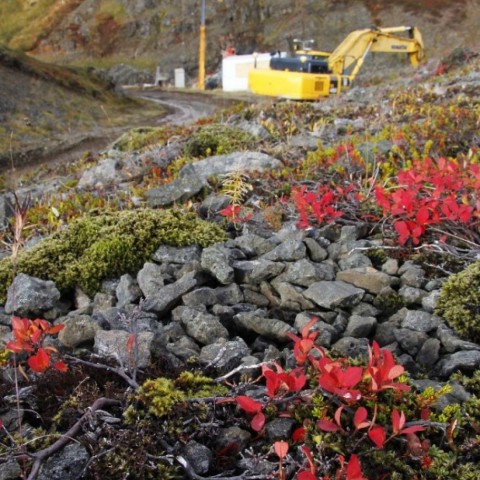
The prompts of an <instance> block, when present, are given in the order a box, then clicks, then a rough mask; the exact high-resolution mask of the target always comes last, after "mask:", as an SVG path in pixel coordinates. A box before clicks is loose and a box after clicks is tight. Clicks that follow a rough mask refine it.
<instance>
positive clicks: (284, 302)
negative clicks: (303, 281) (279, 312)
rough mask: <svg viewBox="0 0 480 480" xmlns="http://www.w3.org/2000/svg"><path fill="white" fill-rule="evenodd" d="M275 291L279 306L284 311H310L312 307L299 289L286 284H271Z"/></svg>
mask: <svg viewBox="0 0 480 480" xmlns="http://www.w3.org/2000/svg"><path fill="white" fill-rule="evenodd" d="M272 285H273V286H274V288H275V290H276V291H277V292H278V294H279V295H280V306H281V307H282V308H285V309H286V310H293V311H297V312H299V311H301V310H311V309H312V308H313V307H314V305H313V303H312V302H310V300H307V299H306V298H305V297H304V296H303V295H302V293H301V292H302V290H301V289H300V287H295V286H294V285H292V284H291V283H288V282H275V283H273V282H272Z"/></svg>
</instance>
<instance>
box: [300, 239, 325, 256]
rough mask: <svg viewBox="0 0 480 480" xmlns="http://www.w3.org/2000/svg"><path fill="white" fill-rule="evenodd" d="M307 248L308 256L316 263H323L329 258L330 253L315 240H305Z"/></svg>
mask: <svg viewBox="0 0 480 480" xmlns="http://www.w3.org/2000/svg"><path fill="white" fill-rule="evenodd" d="M303 242H304V243H305V245H306V247H307V252H308V256H309V257H310V258H311V259H312V260H313V261H314V262H322V261H323V260H325V259H326V258H327V257H328V252H327V250H326V249H325V248H323V247H322V246H321V245H320V244H319V243H318V242H317V240H315V239H314V238H309V237H307V238H305V239H304V240H303Z"/></svg>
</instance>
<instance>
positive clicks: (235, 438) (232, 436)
mask: <svg viewBox="0 0 480 480" xmlns="http://www.w3.org/2000/svg"><path fill="white" fill-rule="evenodd" d="M251 438H252V435H251V434H250V432H247V431H246V430H243V429H241V428H240V427H228V428H221V429H220V430H219V431H218V433H217V436H216V437H215V445H216V447H217V450H221V449H222V448H225V447H229V448H232V445H233V446H234V447H235V450H234V451H233V452H230V453H231V454H233V453H238V452H241V451H242V450H243V449H244V448H245V447H246V446H247V445H248V443H249V442H250V439H251Z"/></svg>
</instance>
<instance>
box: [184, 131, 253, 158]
mask: <svg viewBox="0 0 480 480" xmlns="http://www.w3.org/2000/svg"><path fill="white" fill-rule="evenodd" d="M254 144H255V137H254V136H253V135H251V134H249V133H247V132H245V131H243V130H240V129H239V128H236V127H232V126H229V125H223V124H212V125H203V126H200V127H199V128H198V129H197V130H196V131H195V132H193V134H192V135H191V137H190V139H189V140H188V142H187V144H186V145H185V154H186V155H188V156H191V157H200V158H203V157H209V156H211V155H222V154H227V153H231V152H235V151H238V150H242V149H248V148H252V147H253V146H254Z"/></svg>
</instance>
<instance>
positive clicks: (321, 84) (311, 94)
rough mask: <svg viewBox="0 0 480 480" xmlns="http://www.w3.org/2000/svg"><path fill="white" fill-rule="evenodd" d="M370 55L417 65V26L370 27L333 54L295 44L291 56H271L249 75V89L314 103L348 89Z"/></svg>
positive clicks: (420, 42) (421, 52)
mask: <svg viewBox="0 0 480 480" xmlns="http://www.w3.org/2000/svg"><path fill="white" fill-rule="evenodd" d="M369 52H385V53H405V54H406V55H408V57H409V59H410V62H411V64H412V65H414V66H418V65H419V64H420V63H422V62H423V61H424V60H425V52H424V47H423V40H422V35H421V33H420V31H419V30H418V29H417V28H416V27H391V28H369V29H365V30H356V31H354V32H352V33H350V34H349V35H348V36H347V37H346V38H345V40H343V42H342V43H340V45H339V46H338V47H337V48H336V49H335V50H334V51H333V52H324V51H320V50H313V49H311V46H306V45H305V44H303V45H302V44H301V42H298V41H296V42H295V55H294V56H293V57H277V56H272V58H271V60H270V68H268V69H260V68H258V69H253V70H251V71H250V73H249V77H248V86H249V89H250V90H251V91H252V92H253V93H255V94H258V95H268V96H273V97H280V98H289V99H293V100H316V99H318V98H319V97H326V96H328V95H330V94H339V93H340V92H341V91H342V90H343V89H345V88H348V87H349V86H350V85H351V83H352V82H353V80H354V78H355V77H356V75H357V73H358V71H359V70H360V68H361V67H362V65H363V62H364V60H365V57H366V56H367V55H368V53H369Z"/></svg>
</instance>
